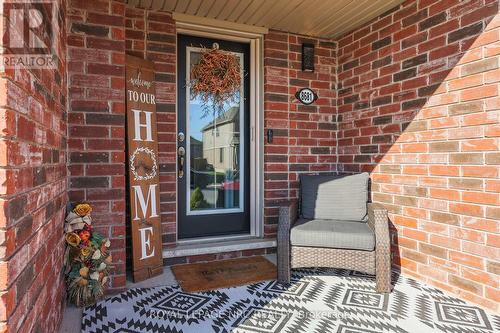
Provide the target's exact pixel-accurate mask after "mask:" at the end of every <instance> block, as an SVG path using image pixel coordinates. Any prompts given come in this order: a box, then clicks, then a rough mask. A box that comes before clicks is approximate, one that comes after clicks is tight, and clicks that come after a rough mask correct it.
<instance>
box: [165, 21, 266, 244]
mask: <svg viewBox="0 0 500 333" xmlns="http://www.w3.org/2000/svg"><path fill="white" fill-rule="evenodd" d="M172 16H173V18H174V20H175V22H176V30H177V33H178V34H186V35H191V36H199V37H207V38H215V39H223V40H229V41H235V42H240V43H249V44H250V147H249V148H250V191H249V193H250V233H249V234H248V235H237V236H218V237H207V238H199V239H193V240H189V239H188V240H177V243H178V244H181V243H182V244H186V243H193V242H194V243H197V242H212V241H221V240H228V241H230V240H236V239H241V238H259V237H263V235H264V52H263V50H264V34H265V33H267V29H266V28H260V27H253V26H247V25H243V24H236V23H231V22H226V21H219V20H214V19H208V18H200V17H196V16H192V15H185V14H177V13H173V15H172ZM176 64H177V62H176ZM176 70H178V69H176ZM178 77H179V76H178V75H177V78H178ZM176 99H177V94H176ZM177 105H178V103H177V102H176V114H178V113H177ZM176 132H177V129H176ZM176 179H177V178H176ZM176 190H177V186H176ZM176 197H178V194H177V195H176ZM177 202H178V198H177V200H176V216H177V214H178V212H179V210H178V207H177ZM177 228H178V218H177Z"/></svg>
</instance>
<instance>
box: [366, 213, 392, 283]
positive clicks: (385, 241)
mask: <svg viewBox="0 0 500 333" xmlns="http://www.w3.org/2000/svg"><path fill="white" fill-rule="evenodd" d="M368 224H369V225H370V227H371V228H372V230H373V231H374V232H375V271H376V274H375V275H376V280H377V292H379V293H388V292H390V291H391V288H392V284H391V263H392V259H391V240H390V237H389V219H388V218H387V210H386V209H385V208H384V207H382V206H381V205H379V204H375V203H369V204H368Z"/></svg>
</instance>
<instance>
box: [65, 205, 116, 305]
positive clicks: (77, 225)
mask: <svg viewBox="0 0 500 333" xmlns="http://www.w3.org/2000/svg"><path fill="white" fill-rule="evenodd" d="M91 212H92V207H91V206H90V205H89V204H86V203H80V204H77V205H75V206H74V208H73V209H72V210H71V211H70V212H69V213H68V215H67V216H66V223H65V227H64V230H65V232H66V235H65V240H66V243H67V246H66V252H65V255H64V265H65V271H64V272H65V275H66V287H67V292H68V298H69V300H70V301H71V302H72V303H73V304H75V305H76V306H89V305H92V304H95V303H96V302H97V301H99V300H100V299H101V298H102V297H103V296H104V290H105V288H106V286H107V283H108V280H109V277H108V275H109V272H108V269H109V267H110V265H111V263H112V258H111V255H110V254H109V246H110V241H109V239H107V238H104V236H102V235H100V234H99V233H97V232H95V231H93V230H92V219H91V217H90V213H91Z"/></svg>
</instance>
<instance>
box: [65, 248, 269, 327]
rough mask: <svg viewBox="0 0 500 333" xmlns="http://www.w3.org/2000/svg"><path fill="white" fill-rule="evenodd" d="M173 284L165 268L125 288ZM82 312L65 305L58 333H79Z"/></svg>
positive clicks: (168, 269) (128, 282)
mask: <svg viewBox="0 0 500 333" xmlns="http://www.w3.org/2000/svg"><path fill="white" fill-rule="evenodd" d="M264 257H265V258H266V259H268V260H269V261H271V262H272V263H274V264H276V254H268V255H265V256H264ZM175 284H177V280H176V279H175V276H174V274H173V273H172V270H171V269H170V267H165V268H164V269H163V274H162V275H159V276H156V277H154V278H152V279H149V280H146V281H142V282H138V283H133V282H131V281H127V288H128V289H131V288H150V287H158V286H171V285H175ZM82 312H83V309H82V308H78V307H76V306H74V305H72V304H67V306H66V310H65V311H64V315H63V321H62V323H61V328H60V329H59V333H79V332H80V331H81V324H82Z"/></svg>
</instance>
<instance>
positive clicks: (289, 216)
mask: <svg viewBox="0 0 500 333" xmlns="http://www.w3.org/2000/svg"><path fill="white" fill-rule="evenodd" d="M297 209H298V206H297V200H291V201H290V202H289V203H288V205H286V206H281V207H280V210H279V218H278V236H279V234H280V232H281V233H283V232H284V233H286V234H288V233H289V232H290V228H291V227H292V226H293V224H294V223H295V221H296V220H297V213H298V211H297Z"/></svg>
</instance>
